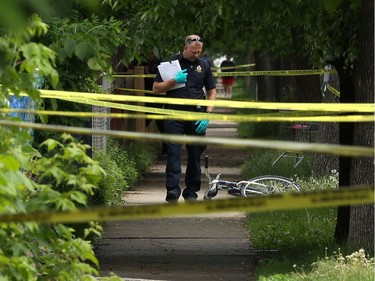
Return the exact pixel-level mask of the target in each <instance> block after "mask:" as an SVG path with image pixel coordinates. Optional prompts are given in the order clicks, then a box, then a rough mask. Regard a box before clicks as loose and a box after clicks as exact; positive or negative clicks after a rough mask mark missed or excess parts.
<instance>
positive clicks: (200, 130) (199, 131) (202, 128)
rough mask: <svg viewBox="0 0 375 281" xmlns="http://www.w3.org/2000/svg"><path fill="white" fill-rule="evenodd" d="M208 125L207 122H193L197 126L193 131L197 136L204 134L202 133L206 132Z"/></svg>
mask: <svg viewBox="0 0 375 281" xmlns="http://www.w3.org/2000/svg"><path fill="white" fill-rule="evenodd" d="M208 123H209V122H208V120H198V121H197V122H195V125H196V126H197V128H196V129H195V131H196V132H197V134H199V135H202V134H204V132H206V130H207V127H208Z"/></svg>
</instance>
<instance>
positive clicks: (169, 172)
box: [164, 120, 206, 198]
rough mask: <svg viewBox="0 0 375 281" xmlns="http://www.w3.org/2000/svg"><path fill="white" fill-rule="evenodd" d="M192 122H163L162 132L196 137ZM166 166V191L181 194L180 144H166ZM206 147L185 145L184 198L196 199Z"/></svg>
mask: <svg viewBox="0 0 375 281" xmlns="http://www.w3.org/2000/svg"><path fill="white" fill-rule="evenodd" d="M194 123H195V122H194V121H176V120H166V121H165V122H164V132H165V133H166V134H176V135H197V133H196V132H195V128H196V126H195V125H194ZM166 147H167V155H168V159H167V166H166V171H165V172H166V188H167V191H170V190H174V191H178V192H181V189H180V186H179V183H180V178H181V147H182V145H181V144H176V143H167V144H166ZM205 149H206V146H202V145H186V150H187V167H186V176H185V185H186V188H185V189H184V191H183V193H182V196H183V197H184V198H191V197H193V198H196V197H197V194H196V192H198V191H199V190H200V188H201V166H200V158H201V155H202V153H203V151H204V150H205Z"/></svg>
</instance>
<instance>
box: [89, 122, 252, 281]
mask: <svg viewBox="0 0 375 281" xmlns="http://www.w3.org/2000/svg"><path fill="white" fill-rule="evenodd" d="M236 131H237V130H236V126H235V124H227V123H225V124H224V123H223V124H221V125H220V122H218V123H214V124H212V125H211V126H210V128H209V130H208V132H207V134H208V136H215V135H220V136H221V137H223V136H225V137H234V136H235V135H236ZM206 154H208V155H209V157H210V162H211V164H210V168H209V172H210V173H211V175H216V174H217V173H221V174H223V177H225V179H228V180H239V179H240V177H239V172H240V170H239V168H240V166H241V164H242V162H243V161H244V159H246V155H245V154H244V153H243V152H241V151H238V150H226V149H223V148H215V147H208V149H207V151H206ZM183 163H186V159H183ZM164 170H165V160H162V159H161V160H159V161H158V162H157V163H155V165H153V166H152V167H151V170H150V172H149V173H148V174H147V175H146V176H145V179H144V180H143V181H142V182H141V183H140V184H139V185H138V186H137V187H135V188H133V189H132V190H131V191H128V192H127V193H126V194H125V196H124V204H127V205H137V204H151V203H164V202H165V201H164V200H165V194H166V191H165V187H164V183H165V174H164ZM183 171H185V167H183ZM183 178H184V174H183V177H182V182H181V186H183V185H184V184H183ZM206 188H207V178H206V177H205V176H204V175H202V190H201V191H200V192H199V197H198V200H203V199H202V198H203V194H204V191H205V189H206ZM229 197H231V196H230V195H228V194H227V193H226V192H225V191H221V192H219V194H218V196H217V197H215V198H214V199H212V200H215V199H216V198H229ZM180 200H182V199H180ZM244 223H245V215H244V213H239V212H235V213H218V214H207V215H205V214H202V215H198V216H186V217H175V218H159V219H152V220H134V221H120V222H109V223H107V224H106V225H105V228H104V235H103V238H102V239H101V240H100V241H99V243H98V245H97V247H96V253H97V257H98V259H99V263H100V275H101V276H108V275H109V273H110V272H114V273H115V274H117V275H118V276H120V277H123V278H124V279H125V280H176V281H180V280H181V281H184V280H194V281H199V280H205V281H210V280H215V281H216V280H256V278H255V265H256V261H257V258H256V254H255V253H254V251H253V250H252V247H251V243H250V240H249V237H248V236H247V231H246V229H245V226H244Z"/></svg>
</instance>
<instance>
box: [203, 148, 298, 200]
mask: <svg viewBox="0 0 375 281" xmlns="http://www.w3.org/2000/svg"><path fill="white" fill-rule="evenodd" d="M205 174H206V176H207V178H208V189H207V191H206V192H205V194H204V197H203V198H204V199H205V200H208V199H212V198H214V197H215V196H216V195H217V193H218V191H219V190H227V191H228V194H230V195H233V196H243V197H251V196H259V195H268V194H271V193H282V192H289V191H291V192H301V190H302V187H301V186H300V185H299V184H298V183H297V182H295V181H294V180H292V179H289V178H286V177H282V176H274V175H265V176H257V177H254V178H251V179H248V180H243V181H239V182H235V181H227V180H223V179H221V178H220V177H221V174H218V175H217V176H216V178H215V179H214V180H212V178H211V176H210V174H209V173H208V156H207V155H206V156H205Z"/></svg>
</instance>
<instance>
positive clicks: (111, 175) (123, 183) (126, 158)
mask: <svg viewBox="0 0 375 281" xmlns="http://www.w3.org/2000/svg"><path fill="white" fill-rule="evenodd" d="M94 159H95V160H97V161H99V162H100V165H101V166H102V167H103V168H104V170H105V171H106V175H105V176H104V177H103V179H102V180H101V181H100V183H99V186H100V188H99V190H98V191H97V192H96V193H95V196H94V198H93V200H94V203H95V204H97V205H116V204H118V203H119V202H121V196H122V194H123V193H124V191H125V190H127V189H128V188H129V187H131V186H133V185H134V183H135V182H136V181H137V180H138V178H139V175H140V174H139V172H138V170H137V167H136V164H135V162H134V161H133V160H132V159H131V158H130V155H129V152H128V151H126V150H124V149H123V148H121V147H120V146H119V144H118V142H116V141H115V140H113V139H109V141H108V145H107V151H102V150H95V151H94Z"/></svg>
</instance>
